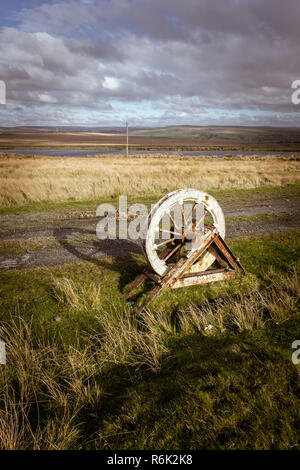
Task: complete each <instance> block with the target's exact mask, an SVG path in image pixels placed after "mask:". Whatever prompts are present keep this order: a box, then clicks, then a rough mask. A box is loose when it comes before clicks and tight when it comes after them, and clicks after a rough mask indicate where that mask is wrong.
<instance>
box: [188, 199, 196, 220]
mask: <svg viewBox="0 0 300 470" xmlns="http://www.w3.org/2000/svg"><path fill="white" fill-rule="evenodd" d="M197 204H198V203H197V202H195V204H194V205H193V208H192V210H191V213H190V215H189V216H188V219H187V225H188V224H189V221H190V220H191V219H192V217H193V213H194V209H195V207H197Z"/></svg>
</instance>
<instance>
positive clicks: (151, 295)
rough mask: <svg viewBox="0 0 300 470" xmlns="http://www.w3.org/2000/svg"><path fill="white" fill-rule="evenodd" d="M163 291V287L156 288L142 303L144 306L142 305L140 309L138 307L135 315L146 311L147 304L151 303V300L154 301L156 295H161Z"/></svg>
mask: <svg viewBox="0 0 300 470" xmlns="http://www.w3.org/2000/svg"><path fill="white" fill-rule="evenodd" d="M161 289H162V286H161V285H157V286H155V287H154V289H152V291H150V292H149V294H148V295H147V297H146V299H145V301H144V302H143V303H142V305H140V306H139V307H137V308H136V309H135V310H134V313H141V312H142V311H143V310H144V308H145V306H146V305H147V303H148V302H150V300H152V299H153V298H154V297H156V295H157V294H158V293H159V291H160V290H161Z"/></svg>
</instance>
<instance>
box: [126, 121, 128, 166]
mask: <svg viewBox="0 0 300 470" xmlns="http://www.w3.org/2000/svg"><path fill="white" fill-rule="evenodd" d="M126 157H128V122H127V121H126Z"/></svg>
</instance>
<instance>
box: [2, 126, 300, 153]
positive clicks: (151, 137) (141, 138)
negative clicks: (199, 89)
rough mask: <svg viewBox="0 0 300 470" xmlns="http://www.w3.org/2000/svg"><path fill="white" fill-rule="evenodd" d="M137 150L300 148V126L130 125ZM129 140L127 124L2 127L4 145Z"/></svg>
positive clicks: (103, 144)
mask: <svg viewBox="0 0 300 470" xmlns="http://www.w3.org/2000/svg"><path fill="white" fill-rule="evenodd" d="M129 137H130V147H131V148H133V149H135V150H172V151H176V150H241V151H243V150H254V151H257V150H261V151H275V150H276V151H295V152H300V132H299V129H298V128H278V127H238V126H234V127H230V126H169V127H162V128H148V129H140V128H130V129H129ZM124 144H125V129H124V128H120V127H119V128H116V127H115V128H101V127H100V128H90V127H89V128H84V127H78V128H76V127H75V128H74V127H73V128H72V127H52V128H51V127H17V128H5V127H2V128H0V149H1V150H5V149H21V148H22V149H27V148H29V149H30V148H32V149H35V148H52V149H53V148H58V149H62V148H90V149H97V148H99V149H100V150H103V149H118V148H120V146H124Z"/></svg>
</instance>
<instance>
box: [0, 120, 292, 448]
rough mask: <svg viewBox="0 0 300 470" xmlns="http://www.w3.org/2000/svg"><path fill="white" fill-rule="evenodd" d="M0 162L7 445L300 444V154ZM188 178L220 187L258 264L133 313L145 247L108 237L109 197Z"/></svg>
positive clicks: (242, 247) (143, 196) (243, 250)
mask: <svg viewBox="0 0 300 470" xmlns="http://www.w3.org/2000/svg"><path fill="white" fill-rule="evenodd" d="M68 131H69V130H68ZM169 131H170V129H168V130H166V132H169ZM171 131H172V132H174V128H172V129H171ZM190 131H191V132H194V131H193V130H192V129H190V128H189V132H190ZM22 132H24V133H26V135H29V139H32V135H33V134H34V135H39V136H40V137H39V138H40V139H41V140H40V141H39V144H38V145H46V141H47V139H48V142H49V138H50V137H48V136H50V132H48V133H47V132H46V133H45V135H44V133H41V132H39V133H33V134H32V133H31V132H28V133H27V131H24V130H23V131H22ZM135 132H136V133H139V132H140V133H145V135H139V137H137V138H141V139H147V138H148V137H147V135H146V134H147V132H148V130H136V131H135ZM151 132H153V131H151ZM159 132H161V130H159ZM176 132H177V131H175V133H176ZM291 132H292V131H291ZM212 133H213V130H212ZM3 134H4V136H3ZM296 134H297V132H295V135H294V137H293V138H294V142H293V145H295V148H296V146H297V145H300V144H297V142H296V139H297V137H296ZM51 135H52V133H51ZM61 135H65V136H67V139H69V140H68V142H69V141H71V142H72V138H71V135H69V134H68V132H66V133H61ZM72 135H73V134H72ZM74 135H75V134H74ZM78 135H79V138H78V142H80V134H78ZM278 135H279V134H277V137H276V138H277V139H279V138H280V139H281V138H283V137H278ZM22 136H23V137H20V139H22V138H24V134H22ZM81 137H82V138H83V139H84V135H81ZM2 138H3V139H4V140H3V141H5V139H7V135H6V134H5V132H4V133H2V134H0V140H1V139H2ZM44 138H45V139H46V140H45V141H43V139H44ZM55 138H56V134H55ZM88 138H89V137H87V139H88ZM109 138H111V136H109ZM117 138H121V137H120V136H119V137H117ZM122 138H124V136H122ZM157 138H158V139H160V138H162V139H165V138H167V139H175V140H176V139H177V137H176V136H174V135H169V136H164V137H157ZM192 138H193V137H192V136H189V138H188V142H189V144H190V142H191V139H192ZM14 139H15V137H14V138H13V141H14V143H15V140H14ZM151 139H152V137H151ZM153 139H156V137H153ZM179 139H181V140H180V141H181V142H182V137H180V138H179ZM222 139H223V142H225V140H226V139H225V137H224V135H223V136H222ZM230 139H231V137H230V138H229V140H230ZM247 139H248V141H247V145H250V144H249V142H250V140H249V137H247ZM265 139H267V137H266V138H265ZM270 139H271V137H270ZM195 140H196V141H198V142H199V137H198V136H197V137H195ZM209 140H210V139H209V138H208V136H207V135H206V142H208V141H209ZM3 141H2V142H3ZM7 141H9V140H7ZM20 142H21V140H20ZM31 142H32V141H28V142H27V141H26V142H25V141H23V145H25V144H26V145H27V144H28V145H31ZM36 142H37V141H36ZM43 142H44V143H43ZM214 142H215V141H214ZM220 142H221V140H220ZM243 142H244V141H243ZM253 142H254V141H253ZM274 142H275V141H274ZM18 145H19V142H18ZM23 145H22V147H23V148H25V147H24V146H23ZM76 145H77V144H76ZM97 145H98V144H97ZM105 145H106V144H105ZM172 145H173V141H172ZM201 145H202V144H201ZM205 145H206V144H205ZM220 145H221V144H220ZM231 145H233V144H231ZM235 145H240V144H237V143H236V141H235ZM242 145H246V144H244V143H243V144H242ZM253 145H254V144H253ZM259 145H260V143H259V144H255V145H254V146H255V147H256V150H257V149H258V148H259ZM262 145H270V143H266V140H265V142H264V143H263V144H262ZM272 145H273V143H272ZM274 145H275V144H274ZM283 145H291V141H289V142H288V144H286V143H284V144H283ZM0 147H1V145H0ZM275 147H276V145H275ZM1 148H2V147H1ZM255 153H257V152H255ZM0 168H1V173H0V222H1V223H0V280H1V281H0V338H1V339H5V342H6V344H7V365H6V366H4V367H3V366H1V368H0V447H1V448H3V449H183V448H184V449H299V445H300V442H299V441H300V435H299V429H300V406H299V404H300V403H299V396H300V395H299V392H300V383H299V377H300V366H299V365H296V364H294V363H293V362H292V360H291V357H292V353H293V349H292V343H293V341H295V340H297V339H300V337H299V333H300V311H299V292H300V285H299V272H300V264H299V255H300V238H299V234H300V171H299V170H300V162H299V159H298V158H297V157H295V158H287V157H284V156H282V157H272V156H270V157H264V158H262V157H259V156H256V157H253V158H242V157H240V158H237V159H232V158H231V159H230V158H228V159H221V160H220V159H218V158H208V157H207V158H205V157H198V158H192V157H182V156H178V155H177V154H176V153H175V154H170V155H169V156H161V155H159V154H157V155H156V156H151V157H150V156H147V155H140V156H134V155H132V156H130V157H129V158H128V159H126V158H125V157H124V156H122V155H120V156H114V157H113V158H112V157H108V156H107V157H98V158H97V157H95V158H84V159H83V158H82V159H80V158H58V157H55V158H47V157H24V156H22V155H13V154H11V155H8V154H5V153H3V154H1V155H0ZM179 187H196V188H199V189H203V190H206V191H208V192H209V193H210V194H212V195H213V196H214V197H216V199H217V200H218V201H219V203H220V205H221V207H222V208H223V210H224V213H225V218H226V233H227V235H226V240H227V242H228V244H229V246H230V247H231V248H232V249H233V251H234V253H235V254H236V255H237V256H239V258H240V260H241V263H242V264H243V266H244V267H245V269H246V274H245V275H242V276H237V277H235V278H234V279H231V280H228V281H225V282H222V283H217V284H210V285H206V286H193V287H189V288H182V289H177V290H174V291H171V292H169V293H163V294H162V295H161V296H159V297H158V298H156V299H154V300H153V301H152V302H151V303H150V304H149V306H148V307H147V309H146V310H144V311H143V312H142V314H139V315H134V314H133V311H132V305H131V304H128V303H127V302H125V301H124V299H123V298H122V293H123V292H124V290H125V289H126V288H127V287H128V286H129V285H130V283H131V282H132V281H133V280H134V279H135V278H136V276H137V275H138V274H140V273H141V271H142V270H143V269H144V267H145V265H146V260H145V257H144V256H143V254H142V250H141V246H140V244H139V243H134V242H133V241H131V240H108V241H101V240H99V239H98V238H97V236H96V233H95V229H96V224H97V222H98V221H99V217H96V208H97V206H98V205H99V204H100V203H101V202H110V203H111V204H114V205H116V206H117V205H118V197H119V195H121V194H127V195H128V198H129V204H130V203H133V202H141V203H144V204H147V205H148V206H150V205H151V204H153V203H155V202H156V201H157V200H158V199H159V198H160V197H161V196H162V195H164V194H165V193H167V192H169V191H171V190H172V189H175V188H179ZM117 217H119V215H118V216H117ZM150 287H151V283H150V281H149V283H148V284H146V285H145V286H140V287H139V288H138V289H137V290H136V291H135V292H134V293H133V294H132V296H131V298H130V301H131V302H136V303H137V304H138V303H139V302H141V301H142V300H143V299H144V298H145V292H146V290H147V289H149V288H150Z"/></svg>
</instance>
